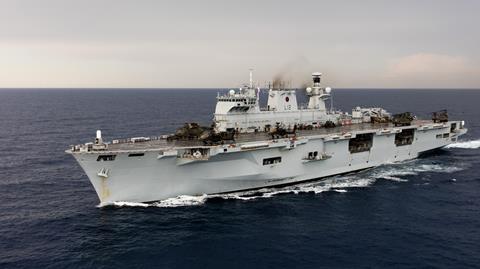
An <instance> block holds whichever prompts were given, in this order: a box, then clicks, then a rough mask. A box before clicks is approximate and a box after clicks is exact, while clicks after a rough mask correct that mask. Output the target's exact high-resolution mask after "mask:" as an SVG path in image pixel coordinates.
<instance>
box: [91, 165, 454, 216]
mask: <svg viewBox="0 0 480 269" xmlns="http://www.w3.org/2000/svg"><path fill="white" fill-rule="evenodd" d="M462 169H463V168H462V167H458V166H452V165H447V164H435V163H431V161H428V160H422V159H416V160H410V161H406V162H402V163H393V164H388V165H383V166H379V167H377V168H374V169H370V170H367V171H364V172H360V173H353V174H347V175H341V176H333V177H329V178H325V179H323V180H321V181H317V182H308V183H299V184H296V185H292V186H286V187H281V188H263V189H259V190H254V191H244V192H238V193H230V194H213V195H207V194H204V195H198V196H191V195H180V196H177V197H175V198H168V199H165V200H161V201H158V202H154V203H134V202H121V201H120V202H113V203H109V204H101V205H100V206H116V207H182V206H199V205H203V204H205V203H206V202H207V201H208V200H209V199H213V198H220V199H224V200H230V199H232V200H243V201H249V200H256V199H266V198H271V197H273V196H277V195H281V194H301V193H314V194H319V193H322V192H328V191H332V192H338V193H346V192H348V189H350V188H366V187H369V186H371V185H372V184H374V183H375V182H376V181H377V180H379V179H384V180H389V181H394V182H407V181H408V179H406V178H404V177H406V176H415V175H418V174H420V173H426V172H433V173H453V172H457V171H460V170H462Z"/></svg>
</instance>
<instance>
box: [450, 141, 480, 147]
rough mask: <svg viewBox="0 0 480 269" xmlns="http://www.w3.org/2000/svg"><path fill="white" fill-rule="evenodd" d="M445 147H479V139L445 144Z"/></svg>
mask: <svg viewBox="0 0 480 269" xmlns="http://www.w3.org/2000/svg"><path fill="white" fill-rule="evenodd" d="M445 148H448V149H449V148H458V149H478V148H480V139H477V140H470V141H462V142H457V143H453V144H450V145H448V146H446V147H445Z"/></svg>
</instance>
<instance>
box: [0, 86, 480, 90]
mask: <svg viewBox="0 0 480 269" xmlns="http://www.w3.org/2000/svg"><path fill="white" fill-rule="evenodd" d="M238 88H239V87H198V88H189V87H0V90H197V89H198V90H228V89H238ZM331 88H332V89H334V90H480V87H478V88H473V87H462V88H452V87H441V88H433V87H339V88H334V87H331ZM260 89H262V90H263V89H268V88H262V87H260ZM288 89H301V88H296V87H292V88H288Z"/></svg>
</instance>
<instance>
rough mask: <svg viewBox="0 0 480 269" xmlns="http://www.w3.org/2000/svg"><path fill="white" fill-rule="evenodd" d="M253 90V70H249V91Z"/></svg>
mask: <svg viewBox="0 0 480 269" xmlns="http://www.w3.org/2000/svg"><path fill="white" fill-rule="evenodd" d="M252 88H253V68H250V89H252Z"/></svg>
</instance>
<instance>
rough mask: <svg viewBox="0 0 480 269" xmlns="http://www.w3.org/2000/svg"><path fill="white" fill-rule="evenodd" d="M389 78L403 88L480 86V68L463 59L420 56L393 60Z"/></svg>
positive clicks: (427, 54) (457, 57) (390, 65)
mask: <svg viewBox="0 0 480 269" xmlns="http://www.w3.org/2000/svg"><path fill="white" fill-rule="evenodd" d="M385 79H386V80H387V81H388V82H389V83H390V84H393V85H394V86H400V87H432V88H435V87H443V88H445V87H480V68H479V67H477V66H475V65H473V64H472V63H471V62H470V61H469V59H467V58H465V57H462V56H452V55H445V54H433V53H417V54H413V55H408V56H405V57H401V58H397V59H393V60H391V61H390V62H389V64H388V67H387V71H386V74H385Z"/></svg>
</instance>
